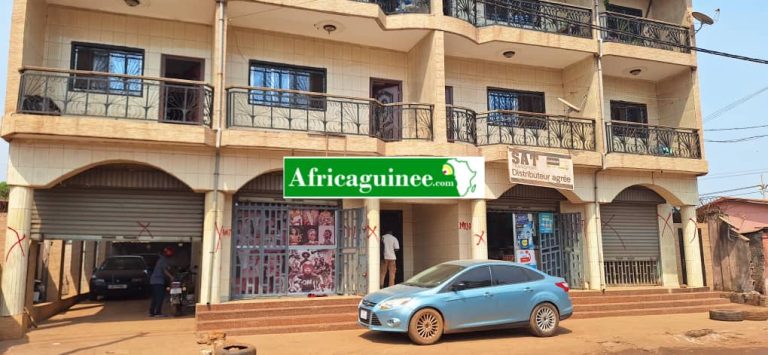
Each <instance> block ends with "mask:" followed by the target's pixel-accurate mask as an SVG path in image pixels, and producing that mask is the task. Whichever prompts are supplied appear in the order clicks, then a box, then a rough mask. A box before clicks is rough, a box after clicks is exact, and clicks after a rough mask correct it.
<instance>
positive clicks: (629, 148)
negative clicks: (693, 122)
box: [605, 121, 701, 159]
mask: <svg viewBox="0 0 768 355" xmlns="http://www.w3.org/2000/svg"><path fill="white" fill-rule="evenodd" d="M605 127H606V130H605V131H606V137H607V143H608V144H607V146H608V152H609V153H630V154H643V155H655V156H660V157H675V158H692V159H701V143H700V140H699V131H698V130H697V129H690V128H675V127H664V126H649V125H645V124H640V123H632V122H616V121H614V122H606V124H605Z"/></svg>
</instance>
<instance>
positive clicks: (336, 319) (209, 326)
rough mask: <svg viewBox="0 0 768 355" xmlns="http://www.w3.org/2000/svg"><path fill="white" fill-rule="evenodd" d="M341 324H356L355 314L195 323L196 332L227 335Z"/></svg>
mask: <svg viewBox="0 0 768 355" xmlns="http://www.w3.org/2000/svg"><path fill="white" fill-rule="evenodd" d="M342 322H350V323H355V322H357V312H351V313H337V314H317V315H298V316H276V317H259V318H237V319H226V320H208V321H197V330H198V331H202V330H208V331H209V330H225V331H226V332H227V333H228V332H229V331H228V329H238V328H259V327H281V326H298V325H323V324H328V323H342Z"/></svg>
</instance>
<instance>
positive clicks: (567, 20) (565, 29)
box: [443, 0, 592, 38]
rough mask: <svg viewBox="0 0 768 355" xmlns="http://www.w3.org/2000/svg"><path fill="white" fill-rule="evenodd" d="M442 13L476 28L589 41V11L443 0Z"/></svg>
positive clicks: (506, 1) (515, 0)
mask: <svg viewBox="0 0 768 355" xmlns="http://www.w3.org/2000/svg"><path fill="white" fill-rule="evenodd" d="M443 12H444V14H445V15H446V16H452V17H455V18H458V19H461V20H464V21H467V22H469V23H471V24H473V25H475V26H477V27H484V26H493V25H499V26H507V27H516V28H522V29H528V30H534V31H542V32H549V33H558V34H563V35H567V36H574V37H582V38H592V28H591V26H592V10H590V9H587V8H581V7H575V6H570V5H566V4H560V3H553V2H546V1H530V0H443Z"/></svg>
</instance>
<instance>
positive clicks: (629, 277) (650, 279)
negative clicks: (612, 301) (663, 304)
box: [603, 259, 661, 286]
mask: <svg viewBox="0 0 768 355" xmlns="http://www.w3.org/2000/svg"><path fill="white" fill-rule="evenodd" d="M603 265H604V269H605V284H606V285H608V286H654V285H660V284H661V280H660V278H659V262H658V260H654V259H647V260H605V261H604V262H603Z"/></svg>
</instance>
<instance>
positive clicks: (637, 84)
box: [603, 76, 666, 125]
mask: <svg viewBox="0 0 768 355" xmlns="http://www.w3.org/2000/svg"><path fill="white" fill-rule="evenodd" d="M603 83H604V86H605V109H606V110H607V112H606V118H610V108H611V101H612V100H615V101H628V102H634V103H641V104H645V105H646V106H647V107H648V124H650V125H658V124H660V123H659V100H658V99H657V94H656V84H655V83H654V82H652V81H645V80H629V79H624V78H617V77H611V76H606V77H605V78H603ZM662 99H666V98H662Z"/></svg>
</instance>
